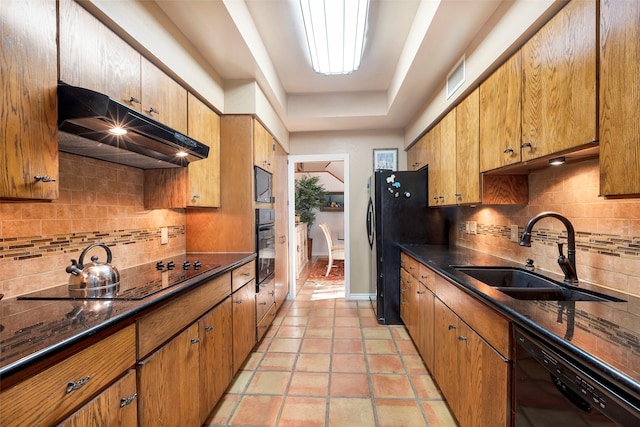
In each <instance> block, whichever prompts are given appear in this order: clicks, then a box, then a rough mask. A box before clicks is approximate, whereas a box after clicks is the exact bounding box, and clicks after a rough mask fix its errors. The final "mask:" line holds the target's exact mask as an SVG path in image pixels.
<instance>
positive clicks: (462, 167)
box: [454, 89, 482, 205]
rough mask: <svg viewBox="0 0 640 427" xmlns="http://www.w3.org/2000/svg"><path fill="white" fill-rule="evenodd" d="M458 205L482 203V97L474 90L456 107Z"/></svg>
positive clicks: (456, 195) (456, 196) (456, 194)
mask: <svg viewBox="0 0 640 427" xmlns="http://www.w3.org/2000/svg"><path fill="white" fill-rule="evenodd" d="M455 158H456V161H455V167H456V192H455V195H454V196H455V200H454V202H455V204H458V205H468V204H474V203H480V202H481V201H482V198H481V197H480V96H479V89H476V90H474V91H473V92H471V93H470V94H469V96H467V97H466V98H465V99H464V100H463V101H462V102H461V103H460V104H458V106H457V107H456V156H455Z"/></svg>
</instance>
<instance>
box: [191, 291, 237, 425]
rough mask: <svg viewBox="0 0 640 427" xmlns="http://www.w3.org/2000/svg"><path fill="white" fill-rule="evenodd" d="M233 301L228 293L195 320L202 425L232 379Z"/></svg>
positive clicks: (200, 423)
mask: <svg viewBox="0 0 640 427" xmlns="http://www.w3.org/2000/svg"><path fill="white" fill-rule="evenodd" d="M232 316H233V311H232V303H231V297H227V298H226V299H225V300H224V301H222V302H221V303H220V304H218V305H217V306H216V307H215V308H213V309H212V310H211V311H209V312H208V313H207V314H205V315H204V316H203V317H202V318H201V319H200V320H199V321H198V337H199V338H200V355H199V356H200V360H199V365H200V366H199V371H200V374H199V378H200V422H199V424H198V425H202V424H203V423H204V422H205V420H206V419H207V417H208V416H209V413H210V412H211V411H212V410H213V408H214V407H215V405H216V403H217V402H218V400H219V399H220V397H222V395H223V394H224V391H225V390H226V389H227V386H228V385H229V384H230V383H231V380H232V379H233V353H232V351H231V348H232V345H233V329H232V327H233V326H232V323H233V321H232Z"/></svg>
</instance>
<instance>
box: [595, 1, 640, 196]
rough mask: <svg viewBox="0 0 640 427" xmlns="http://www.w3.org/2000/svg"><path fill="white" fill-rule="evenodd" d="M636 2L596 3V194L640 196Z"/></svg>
mask: <svg viewBox="0 0 640 427" xmlns="http://www.w3.org/2000/svg"><path fill="white" fill-rule="evenodd" d="M638 40H640V2H637V1H615V0H603V1H601V2H600V76H599V77H600V194H601V195H603V196H613V197H621V196H638V195H640V143H639V142H640V121H639V120H638V106H640V69H639V68H638V64H640V43H638Z"/></svg>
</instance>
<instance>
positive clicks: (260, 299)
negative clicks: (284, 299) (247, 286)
mask: <svg viewBox="0 0 640 427" xmlns="http://www.w3.org/2000/svg"><path fill="white" fill-rule="evenodd" d="M275 295H276V281H275V280H274V279H271V280H269V281H268V282H267V283H262V284H261V285H260V290H259V292H258V293H257V294H256V319H257V320H258V322H260V320H261V319H262V317H263V316H264V315H265V313H266V312H267V311H268V310H269V308H271V306H272V305H273V304H275V303H276V298H275Z"/></svg>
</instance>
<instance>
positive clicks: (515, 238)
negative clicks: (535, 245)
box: [509, 224, 520, 242]
mask: <svg viewBox="0 0 640 427" xmlns="http://www.w3.org/2000/svg"><path fill="white" fill-rule="evenodd" d="M509 227H510V228H511V241H512V242H518V241H520V238H519V237H518V226H517V225H515V224H512V225H510V226H509Z"/></svg>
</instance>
